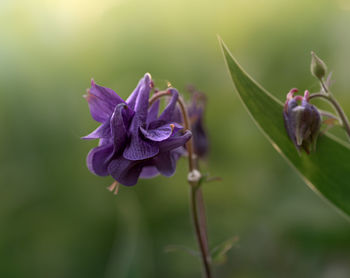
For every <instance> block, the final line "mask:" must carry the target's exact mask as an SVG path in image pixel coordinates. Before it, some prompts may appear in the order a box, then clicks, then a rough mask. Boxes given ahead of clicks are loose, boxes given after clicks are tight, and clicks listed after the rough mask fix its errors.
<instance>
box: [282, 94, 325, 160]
mask: <svg viewBox="0 0 350 278" xmlns="http://www.w3.org/2000/svg"><path fill="white" fill-rule="evenodd" d="M297 91H298V90H297V89H292V90H290V92H289V93H288V94H287V100H286V102H285V105H284V111H283V117H284V124H285V127H286V130H287V133H288V136H289V137H290V139H291V140H292V141H293V143H294V145H295V146H296V148H297V149H298V150H300V148H301V147H302V148H303V149H304V150H305V151H306V153H308V154H309V153H310V151H311V150H315V147H316V141H317V137H318V134H319V131H320V128H321V116H320V113H319V112H318V110H317V108H316V107H315V106H314V105H312V104H310V103H309V92H308V91H305V94H304V97H302V96H294V94H295V93H296V92H297ZM298 101H301V104H299V103H298Z"/></svg>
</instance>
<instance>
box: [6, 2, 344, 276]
mask: <svg viewBox="0 0 350 278" xmlns="http://www.w3.org/2000/svg"><path fill="white" fill-rule="evenodd" d="M349 26H350V1H346V0H338V1H335V0H329V1H328V0H318V1H308V0H306V1H305V0H296V1H287V0H266V1H262V0H235V1H228V0H226V1H225V0H216V1H203V0H202V1H194V0H178V1H160V0H148V1H140V0H61V1H59V0H27V1H26V0H1V1H0V126H1V129H0V130H1V131H0V277H9V278H12V277H13V278H17V277H27V278H29V277H35V278H44V277H45V278H46V277H50V278H62V277H67V278H69V277H72V278H73V277H74V278H78V277H84V278H86V277H106V278H112V277H114V278H115V277H118V278H133V277H170V278H171V277H200V263H199V260H198V259H197V258H195V257H193V256H191V255H189V254H187V253H186V252H184V251H178V252H172V253H166V252H164V249H165V247H166V246H168V245H174V244H175V245H182V246H187V247H189V248H193V249H196V248H197V246H196V241H195V238H194V236H193V232H192V225H191V220H190V217H189V207H188V197H189V196H188V191H189V190H188V185H187V184H186V182H185V177H186V166H187V163H186V161H185V160H181V161H180V162H179V163H178V170H177V172H176V174H175V176H174V177H172V178H165V177H157V178H155V179H152V180H141V181H140V182H139V184H138V185H136V186H135V187H132V188H126V187H123V188H121V189H120V192H119V194H118V195H117V196H114V195H113V194H111V193H110V192H109V191H107V190H106V187H107V186H108V185H110V184H111V183H112V179H111V178H109V177H107V178H101V177H96V176H94V175H92V174H91V173H90V172H89V171H88V170H87V168H86V165H85V157H86V154H87V153H88V151H89V150H90V149H91V148H92V147H94V146H95V145H96V142H92V141H90V142H86V141H82V140H80V137H81V136H83V135H86V134H87V133H89V132H90V131H91V130H93V129H94V128H95V127H97V123H96V122H94V121H93V120H92V119H91V117H90V114H89V110H88V107H87V103H86V101H85V100H84V99H83V98H82V95H83V94H84V93H85V89H86V88H87V87H89V82H90V78H91V77H93V78H94V79H95V80H96V82H97V83H99V84H101V85H104V86H107V87H110V88H113V89H114V90H115V91H116V92H117V93H118V94H120V95H121V96H122V97H127V96H128V95H129V93H130V92H131V91H132V90H133V89H134V87H135V86H136V84H137V82H138V80H139V79H140V78H141V77H142V76H143V74H144V73H145V72H150V73H151V74H152V76H153V78H154V80H155V82H156V85H157V86H158V87H165V85H166V82H167V81H170V82H171V83H172V85H173V86H174V87H176V88H178V89H179V90H181V91H182V92H184V88H185V87H186V85H187V84H194V85H195V86H196V87H197V88H198V89H199V90H201V91H204V92H206V93H207V96H208V99H209V102H208V106H207V111H206V123H207V129H208V131H209V133H210V140H211V152H210V155H209V157H208V160H207V161H206V162H205V163H203V164H202V169H203V170H205V171H207V172H209V173H210V174H212V175H215V176H220V177H222V179H223V180H222V182H216V183H211V184H208V185H206V186H205V187H204V196H205V201H206V206H207V214H208V230H209V236H210V244H211V246H212V247H213V246H215V245H216V244H219V243H220V242H222V241H223V240H225V239H227V238H230V237H238V239H239V240H238V242H237V243H236V245H235V246H234V248H233V249H232V250H231V251H230V252H229V253H228V258H227V262H226V264H223V265H219V266H217V267H215V272H216V277H235V278H250V277H252V278H256V277H259V278H260V277H286V278H288V277H321V278H343V277H344V278H345V277H350V224H349V222H348V221H347V220H346V219H345V218H344V217H343V216H342V215H340V214H339V213H337V212H336V211H335V210H334V209H333V208H332V207H331V206H330V205H329V204H327V203H326V202H325V201H324V200H322V199H321V198H319V197H318V196H317V195H316V194H314V192H312V191H311V190H310V189H309V188H308V187H307V186H306V185H305V184H304V182H303V181H302V180H301V178H300V177H299V176H298V175H297V174H296V172H295V171H294V170H293V169H291V168H290V167H289V165H288V164H287V163H286V162H285V161H284V160H283V158H281V157H280V156H279V155H278V154H277V153H276V152H275V150H274V149H273V148H272V147H271V145H270V144H269V142H268V141H267V140H266V139H265V138H264V136H263V135H262V134H261V133H260V131H259V130H258V129H257V128H256V126H255V125H254V123H253V122H252V120H251V119H250V118H249V116H248V114H247V113H246V111H245V110H244V108H243V106H242V105H241V103H240V101H239V99H238V97H237V95H236V93H235V92H234V91H233V87H232V84H231V80H230V78H229V75H228V73H227V72H226V68H225V64H224V61H223V57H222V54H221V51H220V48H219V45H218V41H217V37H216V36H217V34H219V35H220V36H221V37H222V38H223V39H224V41H225V42H226V44H227V45H228V46H229V48H230V49H231V51H232V53H233V54H234V55H235V56H236V57H237V58H238V60H239V61H240V62H241V64H242V65H243V67H244V68H245V69H246V70H247V71H248V72H249V73H250V74H251V75H252V76H253V77H254V78H255V79H256V80H258V81H259V82H260V83H261V84H263V86H264V87H265V88H267V89H268V90H269V91H271V92H272V93H273V94H274V95H275V96H276V97H278V98H279V99H281V100H284V98H285V94H286V92H287V91H288V90H289V89H290V88H292V87H298V88H300V89H301V90H304V89H306V88H309V89H311V90H313V91H316V90H318V85H317V82H316V81H315V80H314V79H313V77H312V76H311V75H310V73H309V62H310V51H311V50H314V51H316V53H318V55H319V56H320V57H322V58H323V59H324V60H325V62H326V63H327V64H328V66H329V68H330V69H331V70H333V71H334V79H335V83H334V86H333V91H334V92H335V93H336V95H337V97H338V99H339V101H340V102H341V103H342V104H343V105H344V107H345V109H346V111H347V113H348V115H349V114H350V95H349V93H350V81H349V64H350V55H349V46H350V28H349ZM349 186H350V181H349Z"/></svg>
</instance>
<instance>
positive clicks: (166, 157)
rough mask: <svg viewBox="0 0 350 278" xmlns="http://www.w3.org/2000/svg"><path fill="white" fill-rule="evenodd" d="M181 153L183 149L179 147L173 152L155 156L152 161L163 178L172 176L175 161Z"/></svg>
mask: <svg viewBox="0 0 350 278" xmlns="http://www.w3.org/2000/svg"><path fill="white" fill-rule="evenodd" d="M182 153H183V148H182V147H179V148H176V149H174V150H171V151H168V152H164V153H161V154H159V155H157V156H156V157H155V158H154V159H153V161H154V163H155V165H156V167H157V169H158V171H159V172H160V173H161V174H162V175H164V176H167V177H169V176H172V175H173V174H174V173H175V170H176V161H177V160H178V159H179V158H180V156H181V155H182Z"/></svg>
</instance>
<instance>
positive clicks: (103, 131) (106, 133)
mask: <svg viewBox="0 0 350 278" xmlns="http://www.w3.org/2000/svg"><path fill="white" fill-rule="evenodd" d="M110 136H111V128H110V125H109V122H105V123H103V124H102V125H100V126H99V127H98V128H96V129H95V130H94V131H93V132H91V133H90V134H88V135H86V136H84V137H81V139H85V140H91V139H99V138H108V137H110Z"/></svg>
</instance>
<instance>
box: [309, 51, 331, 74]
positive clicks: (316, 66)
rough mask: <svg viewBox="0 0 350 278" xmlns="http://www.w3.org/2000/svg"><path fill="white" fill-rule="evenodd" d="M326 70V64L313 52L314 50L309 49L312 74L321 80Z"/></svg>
mask: <svg viewBox="0 0 350 278" xmlns="http://www.w3.org/2000/svg"><path fill="white" fill-rule="evenodd" d="M326 72H327V66H326V64H325V63H324V62H323V61H322V60H321V59H320V58H319V57H318V56H317V55H316V54H315V52H313V51H311V73H312V75H313V76H315V77H316V78H318V79H320V80H322V78H323V77H324V76H325V75H326Z"/></svg>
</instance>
